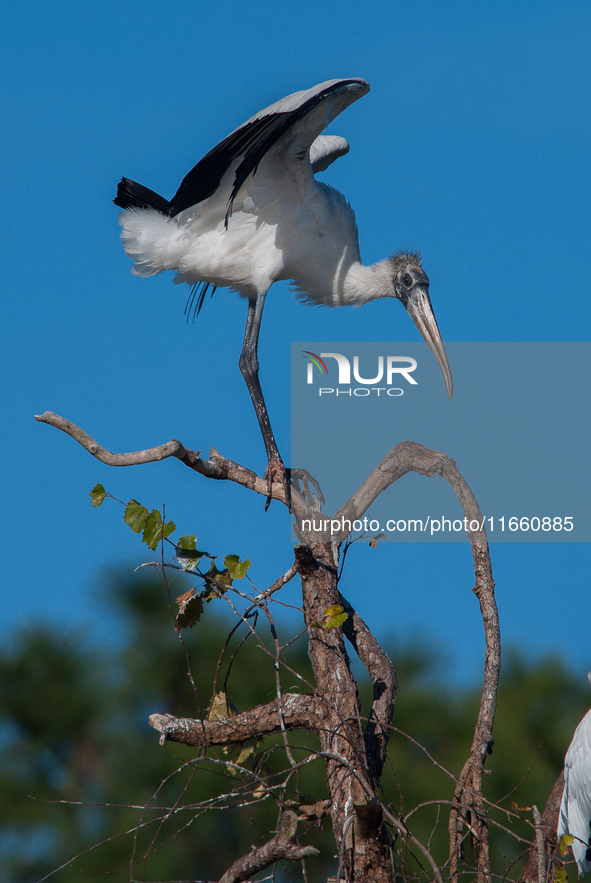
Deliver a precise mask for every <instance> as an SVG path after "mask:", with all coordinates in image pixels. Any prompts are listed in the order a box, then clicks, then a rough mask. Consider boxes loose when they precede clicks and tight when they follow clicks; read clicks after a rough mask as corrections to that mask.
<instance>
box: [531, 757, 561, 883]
mask: <svg viewBox="0 0 591 883" xmlns="http://www.w3.org/2000/svg"><path fill="white" fill-rule="evenodd" d="M563 790H564V770H562V771H561V773H560V775H559V776H558V779H557V780H556V782H555V783H554V787H553V788H552V792H551V794H550V797H549V798H548V800H547V801H546V806H545V807H544V812H543V813H542V818H541V821H540V824H539V825H536V833H535V836H534V838H533V840H532V842H531V844H530V848H529V860H528V862H527V864H526V866H525V868H524V869H523V873H522V875H521V878H520V879H521V883H538V878H539V856H540V847H539V837H540V835H541V836H542V838H543V842H544V849H545V855H546V862H547V864H548V865H549V863H550V861H551V859H552V856H553V855H554V852H555V850H556V843H557V839H558V838H557V834H556V829H557V827H558V814H559V812H560V803H561V800H562V792H563Z"/></svg>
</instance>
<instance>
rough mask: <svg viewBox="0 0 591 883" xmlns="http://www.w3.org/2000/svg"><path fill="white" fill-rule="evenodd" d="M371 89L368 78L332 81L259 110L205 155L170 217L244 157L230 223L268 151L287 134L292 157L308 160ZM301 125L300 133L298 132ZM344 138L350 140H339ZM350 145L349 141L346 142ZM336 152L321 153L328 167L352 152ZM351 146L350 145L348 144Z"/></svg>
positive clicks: (207, 192)
mask: <svg viewBox="0 0 591 883" xmlns="http://www.w3.org/2000/svg"><path fill="white" fill-rule="evenodd" d="M367 92H369V83H368V82H366V80H362V79H348V80H327V81H326V82H325V83H320V84H319V85H318V86H314V87H313V88H312V89H308V90H306V91H304V92H294V94H293V95H288V96H287V97H286V98H282V99H281V101H277V102H276V103H275V104H271V105H270V107H267V108H265V109H264V110H261V111H259V113H257V114H256V115H255V116H254V117H252V118H251V119H250V120H247V121H246V122H245V123H243V125H242V126H240V127H239V128H238V129H236V130H235V131H234V132H232V133H231V134H230V135H228V137H227V138H224V140H223V141H221V142H220V144H218V145H217V146H216V147H214V148H213V149H212V150H210V151H209V153H208V154H207V155H206V156H204V157H203V159H202V160H200V161H199V162H198V163H197V165H196V166H195V167H194V168H193V169H191V171H190V172H189V173H188V174H187V175H186V176H185V178H184V179H183V181H182V183H181V186H180V187H179V189H178V190H177V192H176V194H175V195H174V196H173V198H172V200H171V201H170V204H169V208H168V214H169V215H170V217H174V216H175V215H178V214H180V212H183V211H186V209H189V208H192V207H193V206H195V205H198V204H199V203H200V202H203V200H205V199H208V198H209V197H210V196H213V194H214V193H216V191H217V189H218V187H219V185H220V182H221V180H222V178H223V177H224V175H225V174H226V172H227V171H228V170H229V169H230V167H231V166H232V164H234V163H236V162H237V161H238V165H237V166H236V171H235V173H234V180H233V183H232V186H231V187H230V188H229V189H228V194H227V197H228V198H227V213H226V223H227V220H228V217H229V215H230V214H231V213H232V204H233V202H234V199H235V197H236V195H237V193H238V191H239V190H240V188H241V187H242V185H243V184H244V182H245V181H246V179H247V178H248V176H249V175H251V174H254V173H256V170H257V168H258V166H259V164H260V162H261V160H262V159H263V158H264V157H265V155H266V154H267V153H268V152H269V151H270V150H272V149H273V148H274V147H276V146H277V145H280V144H281V142H282V139H284V140H285V143H286V145H287V144H288V141H289V146H288V148H287V149H288V151H289V159H290V161H292V162H304V163H307V162H308V153H309V150H310V147H311V146H312V144H313V142H314V141H315V140H316V139H317V137H318V136H319V135H320V133H321V132H322V131H323V130H324V129H325V128H326V127H327V126H328V125H329V124H330V123H331V122H332V120H334V119H335V117H337V116H338V115H339V114H340V113H341V112H342V111H343V110H345V108H346V107H348V106H349V105H350V104H352V103H353V102H354V101H356V100H357V99H358V98H361V97H362V96H363V95H365V94H366V93H367ZM296 127H297V137H295V138H292V137H290V136H291V135H292V134H294V135H295V133H296ZM339 141H340V142H342V141H344V139H339ZM345 144H346V142H345ZM340 147H341V152H340V153H339V152H337V153H336V154H335V155H334V156H331V154H332V151H329V152H328V153H327V154H324V152H323V151H322V156H320V157H319V159H320V160H322V159H324V160H325V161H326V160H327V159H328V161H326V162H325V164H324V165H322V166H319V167H318V170H320V168H326V167H327V166H328V165H330V163H331V162H332V161H333V160H334V159H336V158H337V156H342V155H343V153H346V152H347V151H346V150H342V147H343V145H342V143H341V144H340ZM347 147H348V145H347Z"/></svg>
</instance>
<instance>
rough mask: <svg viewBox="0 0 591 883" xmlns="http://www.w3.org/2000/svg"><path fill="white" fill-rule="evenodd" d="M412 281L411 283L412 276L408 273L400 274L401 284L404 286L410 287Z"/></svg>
mask: <svg viewBox="0 0 591 883" xmlns="http://www.w3.org/2000/svg"><path fill="white" fill-rule="evenodd" d="M412 283H413V278H412V276H411V275H410V273H404V275H403V276H402V284H403V285H404V286H405V288H410V286H411V285H412Z"/></svg>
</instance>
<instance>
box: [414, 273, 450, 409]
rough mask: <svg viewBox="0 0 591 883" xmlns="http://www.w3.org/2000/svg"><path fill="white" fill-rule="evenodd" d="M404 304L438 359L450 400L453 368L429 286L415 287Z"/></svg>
mask: <svg viewBox="0 0 591 883" xmlns="http://www.w3.org/2000/svg"><path fill="white" fill-rule="evenodd" d="M402 303H403V305H404V306H405V307H406V310H407V311H408V313H409V315H410V318H411V319H412V320H413V322H414V323H415V325H416V326H417V328H418V329H419V331H420V332H421V334H422V336H423V337H424V339H425V341H426V342H427V343H428V345H429V349H430V350H431V352H432V353H433V355H434V356H435V358H436V359H437V364H438V365H439V367H440V368H441V373H442V374H443V379H444V380H445V388H446V389H447V397H448V399H451V397H452V395H453V391H454V382H453V379H452V376H451V368H450V367H449V362H448V361H447V354H446V352H445V347H444V346H443V341H442V340H441V334H440V333H439V327H438V325H437V319H436V318H435V313H434V312H433V307H432V306H431V298H430V297H429V288H428V286H426V285H415V286H413V288H412V290H411V292H410V294H409V295H408V296H407V297H406V298H405V299H404V300H402Z"/></svg>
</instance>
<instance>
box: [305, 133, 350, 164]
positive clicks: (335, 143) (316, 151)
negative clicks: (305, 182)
mask: <svg viewBox="0 0 591 883" xmlns="http://www.w3.org/2000/svg"><path fill="white" fill-rule="evenodd" d="M350 149H351V148H350V147H349V142H348V141H346V140H345V139H344V138H341V137H340V135H319V136H318V138H317V139H316V141H314V142H313V143H312V144H311V145H310V165H311V166H312V171H313V172H314V174H316V172H324V170H325V169H327V168H328V167H329V166H330V165H332V163H333V162H334V161H335V159H338V158H339V157H340V156H345V154H346V153H349V150H350Z"/></svg>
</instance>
